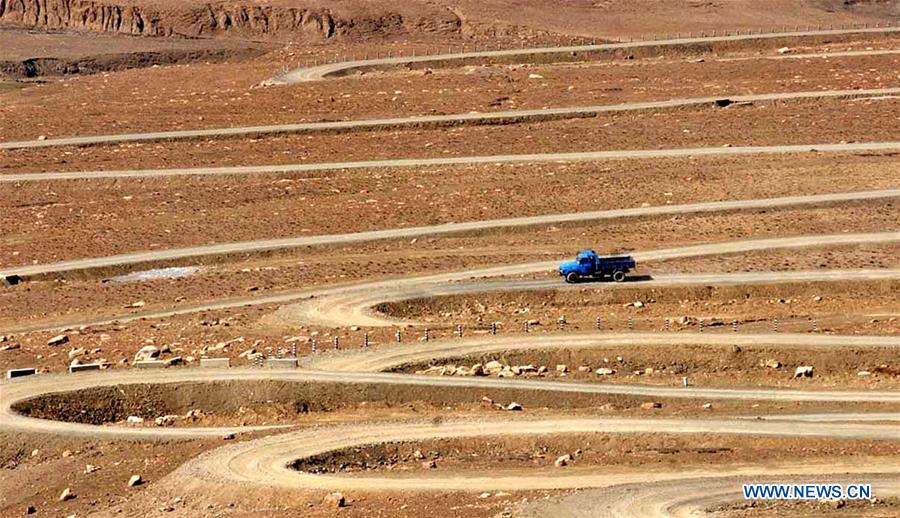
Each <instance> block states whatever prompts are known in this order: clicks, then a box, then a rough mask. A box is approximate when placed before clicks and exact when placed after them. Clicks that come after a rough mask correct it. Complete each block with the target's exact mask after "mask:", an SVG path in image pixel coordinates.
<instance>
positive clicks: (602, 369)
mask: <svg viewBox="0 0 900 518" xmlns="http://www.w3.org/2000/svg"><path fill="white" fill-rule="evenodd" d="M594 372H595V373H597V374H598V375H600V376H612V375H613V374H615V373H616V371H614V370H613V369H607V368H606V367H600V368H599V369H597V370H595V371H594Z"/></svg>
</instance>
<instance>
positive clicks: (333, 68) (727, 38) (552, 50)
mask: <svg viewBox="0 0 900 518" xmlns="http://www.w3.org/2000/svg"><path fill="white" fill-rule="evenodd" d="M893 32H900V27H870V28H852V29H825V30H821V29H820V30H805V31H800V30H797V31H783V32H772V33H766V34H761V33H757V34H731V35H721V36H699V37H696V38H695V37H687V38H666V39H657V40H644V41H630V42H622V43H603V44H599V45H572V46H568V47H537V48H522V49H502V50H485V51H481V52H455V53H454V52H450V53H447V54H432V55H426V56H396V57H384V58H376V59H362V60H351V61H341V62H336V63H327V64H324V65H318V66H313V67H305V68H298V69H295V70H291V71H289V72H287V73H284V74H281V75H279V76H277V77H275V78H272V79H270V80H269V81H267V82H266V83H265V84H269V85H284V84H292V83H299V82H304V81H321V80H323V79H326V78H328V77H334V76H341V75H347V74H349V73H352V72H355V71H365V70H372V69H379V68H390V67H397V66H406V65H412V64H427V63H432V64H436V63H444V62H451V63H452V62H454V61H474V60H480V61H484V60H490V59H497V58H509V57H517V56H531V57H533V56H542V55H543V56H547V55H554V54H560V55H563V54H571V53H573V52H574V53H579V52H582V53H584V52H598V51H607V50H622V49H636V48H641V47H674V46H679V45H691V44H696V43H716V42H734V41H747V40H765V39H775V38H797V37H805V36H837V35H842V34H877V33H893Z"/></svg>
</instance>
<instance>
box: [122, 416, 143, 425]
mask: <svg viewBox="0 0 900 518" xmlns="http://www.w3.org/2000/svg"><path fill="white" fill-rule="evenodd" d="M125 422H126V423H128V424H141V423H143V422H144V418H143V417H138V416H136V415H130V416H128V418H126V419H125Z"/></svg>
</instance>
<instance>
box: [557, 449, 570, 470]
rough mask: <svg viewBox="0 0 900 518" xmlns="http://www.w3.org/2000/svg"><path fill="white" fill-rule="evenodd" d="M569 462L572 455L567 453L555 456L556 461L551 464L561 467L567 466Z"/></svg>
mask: <svg viewBox="0 0 900 518" xmlns="http://www.w3.org/2000/svg"><path fill="white" fill-rule="evenodd" d="M570 462H572V456H571V455H569V454H568V453H567V454H565V455H561V456H559V457H557V459H556V462H554V463H553V465H554V466H556V467H557V468H561V467H563V466H568V465H569V463H570Z"/></svg>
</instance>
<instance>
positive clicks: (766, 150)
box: [0, 141, 900, 183]
mask: <svg viewBox="0 0 900 518" xmlns="http://www.w3.org/2000/svg"><path fill="white" fill-rule="evenodd" d="M898 150H900V142H897V141H893V142H856V143H848V144H829V143H821V144H802V145H788V146H743V147H699V148H678V149H645V150H617V151H586V152H580V153H540V154H526V155H492V156H469V157H449V158H398V159H391V160H365V161H361V162H334V163H319V164H285V165H255V166H236V167H198V168H177V169H130V170H120V171H71V172H47V173H12V174H3V175H0V183H19V182H44V181H59V180H92V179H110V178H157V177H167V176H209V175H247V174H271V173H309V172H322V171H337V170H341V169H377V168H396V167H429V166H458V165H476V164H511V163H526V162H527V163H540V162H592V161H599V160H614V159H650V158H678V157H709V156H734V155H766V154H790V153H854V152H870V153H874V152H882V151H883V152H896V151H898Z"/></svg>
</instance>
